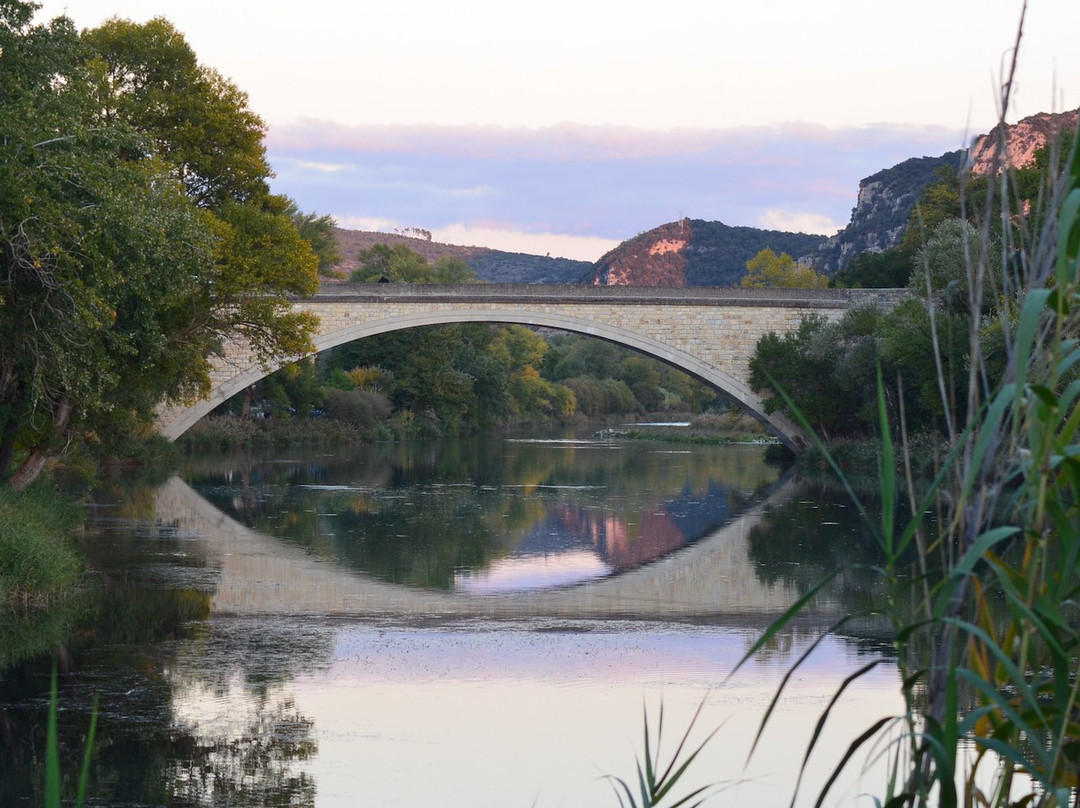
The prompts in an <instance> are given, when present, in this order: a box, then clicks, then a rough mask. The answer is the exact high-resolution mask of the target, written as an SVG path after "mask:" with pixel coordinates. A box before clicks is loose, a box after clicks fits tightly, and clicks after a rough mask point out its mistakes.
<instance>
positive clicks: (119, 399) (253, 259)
mask: <svg viewBox="0 0 1080 808" xmlns="http://www.w3.org/2000/svg"><path fill="white" fill-rule="evenodd" d="M33 11H34V6H33V5H31V4H27V3H23V2H19V1H18V0H12V1H11V2H8V3H5V4H3V5H2V6H0V110H2V114H0V480H7V483H8V485H10V486H11V487H13V488H16V489H22V488H24V487H25V486H26V485H28V484H29V483H30V482H31V481H32V480H33V479H34V478H35V477H36V476H37V475H38V474H39V473H40V472H41V470H42V469H44V467H45V465H46V463H47V462H48V460H49V459H50V458H51V457H53V456H56V455H57V454H60V453H62V452H64V451H67V450H70V448H71V447H72V446H75V445H78V444H79V443H81V442H89V443H99V444H102V445H105V446H108V445H110V444H111V442H112V441H114V440H117V439H118V437H119V436H121V435H125V434H127V433H129V432H130V431H132V430H133V429H136V428H137V427H138V425H139V424H141V423H145V422H148V421H149V420H150V419H151V417H152V414H153V412H154V410H155V409H156V407H157V406H158V405H159V404H160V403H161V402H162V401H163V400H180V399H184V398H187V397H190V396H192V395H197V394H199V393H201V392H203V391H205V389H206V387H207V386H208V384H209V377H208V368H209V363H208V359H207V357H208V356H209V355H211V354H213V353H215V352H217V351H220V350H221V345H222V343H223V342H224V341H225V340H227V339H230V338H235V337H239V338H242V339H247V340H249V341H250V342H251V343H252V344H253V346H254V348H255V349H256V352H257V354H258V355H259V356H260V357H261V358H262V359H264V360H269V359H271V358H273V357H281V356H284V355H295V354H297V353H302V352H303V351H305V350H308V349H309V348H310V340H309V335H310V333H311V331H312V328H313V326H314V320H313V318H311V317H310V316H309V315H304V314H296V313H293V312H292V310H291V306H290V303H289V301H288V300H287V298H286V295H288V294H307V293H310V292H312V291H314V289H315V288H316V286H317V275H316V264H317V260H316V258H315V256H314V254H313V253H312V251H311V248H310V246H309V245H308V243H307V242H305V241H304V240H303V239H302V238H301V237H300V236H299V234H298V233H297V231H296V227H295V226H294V224H293V223H292V221H291V219H290V218H289V217H288V215H287V214H286V209H287V202H286V201H285V200H283V199H282V198H280V197H274V196H272V195H271V194H270V193H269V191H268V189H267V186H266V178H267V176H268V175H269V169H268V166H267V164H266V159H265V152H264V149H263V145H262V137H263V132H264V127H263V124H262V122H261V121H260V120H259V118H258V117H257V116H255V115H254V113H252V112H251V111H250V110H249V109H248V108H247V101H246V98H245V96H244V95H243V93H241V92H240V91H239V90H238V89H237V88H236V87H235V86H233V85H232V84H231V83H230V82H228V81H227V80H226V79H224V78H222V77H221V76H220V75H219V74H217V73H216V72H214V71H213V70H211V69H209V68H205V67H202V66H200V65H199V64H198V63H197V61H196V59H195V56H194V53H193V52H192V51H191V49H190V47H188V45H187V44H186V42H184V40H183V37H182V36H181V35H180V34H179V33H178V32H176V30H175V29H173V28H172V26H171V25H169V23H167V22H166V21H164V20H161V19H155V20H151V21H150V22H148V23H145V24H136V23H131V22H127V21H123V20H118V19H113V20H110V21H108V22H106V23H105V24H103V25H102V26H101V27H100V28H98V29H94V30H90V31H86V32H84V33H83V34H82V35H79V34H77V33H76V31H75V30H74V27H73V26H72V24H71V22H70V20H67V19H66V18H62V17H61V18H58V19H56V20H53V21H52V22H50V23H48V24H45V25H35V24H33V22H32V15H33Z"/></svg>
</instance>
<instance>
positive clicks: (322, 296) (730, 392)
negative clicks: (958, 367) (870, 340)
mask: <svg viewBox="0 0 1080 808" xmlns="http://www.w3.org/2000/svg"><path fill="white" fill-rule="evenodd" d="M906 295H907V292H906V290H890V289H858V290H857V289H781V288H773V289H741V288H706V287H653V288H649V287H637V286H622V287H595V286H545V285H543V284H524V285H522V284H460V285H422V284H417V285H413V284H366V285H365V284H357V285H351V284H326V285H325V286H324V288H323V289H322V290H320V291H319V293H318V294H316V295H314V296H313V297H311V298H307V299H303V300H296V301H294V303H293V305H294V307H295V308H296V309H297V310H301V311H308V312H310V313H312V314H314V315H315V316H316V317H317V318H318V319H319V323H320V326H319V331H318V333H317V334H316V335H315V336H314V338H313V342H314V344H315V350H316V352H322V351H325V350H327V349H329V348H333V347H336V346H338V345H343V344H345V343H348V342H353V341H355V340H359V339H363V338H364V337H369V336H374V335H376V334H382V333H386V332H389V331H398V330H402V329H408V328H417V327H421V326H429V325H442V324H448V323H468V322H483V323H504V324H514V323H516V324H520V325H527V326H539V327H547V328H555V329H559V330H563V331H569V332H573V333H578V334H585V335H589V336H594V337H598V338H600V339H604V340H607V341H609V342H613V343H616V344H619V345H625V346H627V347H629V348H633V349H635V350H638V351H640V352H642V353H644V354H646V355H648V356H652V357H655V358H657V359H659V360H661V361H663V362H666V363H667V364H669V365H672V366H674V367H677V368H680V369H681V370H684V371H686V372H687V373H689V374H691V375H692V376H694V377H696V378H698V379H700V380H701V381H703V382H705V383H706V384H709V385H711V386H713V387H715V388H716V389H718V390H720V391H721V392H723V393H724V394H725V395H727V396H728V397H729V398H731V399H732V400H733V401H734V402H736V403H737V404H738V405H739V406H741V407H742V408H743V409H744V410H746V411H747V412H748V413H750V414H751V415H753V416H754V417H755V418H757V419H758V420H759V421H761V422H762V423H763V424H764V425H765V426H766V427H767V428H768V429H769V430H770V431H771V432H773V433H774V434H775V435H777V436H778V437H779V438H780V439H781V440H782V441H783V442H784V443H785V444H786V445H787V446H789V447H790V448H792V449H796V450H797V449H800V448H802V447H804V446H805V445H806V437H805V435H803V433H802V431H801V430H800V429H799V427H798V426H797V425H795V424H794V423H792V422H791V421H789V420H788V419H786V418H784V417H783V416H782V415H780V414H779V413H771V414H769V413H766V412H765V409H764V404H763V402H762V400H761V399H760V398H759V397H758V396H757V395H755V394H754V392H753V390H752V389H751V388H750V385H749V376H750V371H749V363H750V357H751V356H752V355H753V352H754V348H755V346H756V345H757V341H758V339H760V338H761V337H762V336H763V335H764V334H766V333H768V332H769V331H776V332H780V333H784V332H787V331H789V330H791V329H793V328H796V327H798V324H799V323H800V322H801V319H802V317H803V316H805V315H806V314H807V313H809V312H816V313H818V314H823V315H824V316H826V317H829V318H837V317H840V316H841V315H842V314H843V312H844V311H845V310H846V309H847V308H848V307H850V306H851V305H853V304H855V303H858V302H860V301H863V300H871V301H874V302H876V303H877V304H878V305H882V306H884V307H886V308H888V307H890V306H892V305H895V303H896V302H898V301H899V300H901V299H903V298H904V297H905V296H906ZM276 368H277V366H273V367H268V368H265V369H264V368H263V367H262V366H261V365H260V364H259V362H258V361H256V359H255V358H254V355H253V352H252V351H251V350H250V348H249V346H246V345H244V344H241V343H228V344H226V345H225V346H223V356H221V357H219V358H217V359H215V360H214V363H213V367H212V370H211V392H210V394H209V395H208V396H207V398H206V399H205V400H202V401H198V402H193V403H190V404H189V405H177V406H169V407H164V408H163V409H162V410H161V411H160V412H159V413H158V421H157V426H158V430H159V431H160V432H161V434H162V435H164V436H165V437H166V438H169V439H170V440H173V439H175V438H177V437H179V436H180V435H182V434H183V433H184V432H186V431H187V430H188V429H189V428H190V427H191V426H192V425H193V424H194V423H195V422H197V421H198V420H199V419H200V418H202V417H203V416H204V415H206V414H207V413H209V412H210V411H211V410H212V409H214V408H215V407H216V406H218V405H219V404H221V403H222V402H223V401H225V400H226V399H227V398H229V397H231V396H232V395H234V394H235V393H237V392H239V391H241V390H243V389H244V388H245V387H247V386H249V385H251V384H253V383H255V382H257V381H258V380H259V379H261V378H263V377H264V376H266V375H267V374H268V373H269V372H271V371H273V370H275V369H276Z"/></svg>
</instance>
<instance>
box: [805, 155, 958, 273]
mask: <svg viewBox="0 0 1080 808" xmlns="http://www.w3.org/2000/svg"><path fill="white" fill-rule="evenodd" d="M964 156H965V152H964V151H963V150H962V149H958V150H957V151H951V152H946V153H945V154H943V155H941V156H940V157H912V158H910V159H908V160H904V161H903V162H902V163H897V164H896V165H895V166H893V167H892V168H886V169H883V170H881V171H879V172H877V173H876V174H871V175H870V176H869V177H867V178H866V179H864V180H862V181H861V182H860V183H859V196H858V201H857V202H856V203H855V207H854V208H852V210H851V221H850V222H848V225H847V227H845V228H844V229H843V230H841V231H840V232H839V233H837V234H836V235H835V236H832V237H831V238H829V239H828V240H827V241H826V242H825V243H824V244H822V245H821V247H819V248H818V249H817V251H816V252H814V253H812V254H809V255H807V256H805V258H806V259H807V260H809V262H810V263H812V264H814V266H815V267H816V268H817V269H818V271H820V272H824V273H825V274H827V275H831V274H833V273H835V272H836V271H837V270H840V269H843V268H844V267H846V266H847V265H848V264H849V263H850V262H851V260H852V259H853V258H854V257H855V256H857V255H859V254H860V253H864V252H884V251H885V250H887V249H889V248H890V247H895V246H896V245H897V244H899V243H900V236H902V235H903V233H904V228H905V227H906V226H907V222H908V217H909V216H910V215H911V210H912V208H914V207H915V203H916V202H917V201H918V199H919V197H920V196H921V195H922V192H923V189H925V188H926V186H927V185H929V184H930V183H931V182H933V181H934V180H935V179H937V178H938V172H939V171H941V170H942V169H944V170H946V171H957V170H959V168H960V166H961V165H963V163H964Z"/></svg>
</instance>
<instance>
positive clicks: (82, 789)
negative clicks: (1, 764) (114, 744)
mask: <svg viewBox="0 0 1080 808" xmlns="http://www.w3.org/2000/svg"><path fill="white" fill-rule="evenodd" d="M59 709H60V708H59V703H58V697H57V681H56V662H55V660H54V661H53V669H52V680H51V683H50V688H49V719H48V727H47V729H46V734H45V789H44V792H45V808H60V806H61V805H63V799H62V796H61V792H62V790H63V789H62V785H63V772H62V771H61V768H60V738H59V734H58V732H57V726H56V725H57V714H58V713H59ZM97 715H98V708H97V702H96V700H95V703H94V710H93V712H92V713H91V714H90V726H89V728H88V729H87V731H86V749H85V750H84V752H83V759H82V767H81V768H80V769H79V778H78V781H77V783H76V793H75V806H76V808H82V805H83V803H84V802H85V801H86V784H87V782H88V781H89V779H90V760H91V758H92V756H93V751H94V736H95V735H96V733H97Z"/></svg>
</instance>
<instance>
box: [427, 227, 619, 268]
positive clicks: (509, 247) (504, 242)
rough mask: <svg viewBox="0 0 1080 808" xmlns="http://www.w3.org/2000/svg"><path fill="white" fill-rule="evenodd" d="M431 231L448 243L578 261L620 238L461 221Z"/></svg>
mask: <svg viewBox="0 0 1080 808" xmlns="http://www.w3.org/2000/svg"><path fill="white" fill-rule="evenodd" d="M431 235H432V238H434V239H435V241H441V242H443V243H445V244H462V245H465V246H479V247H490V248H492V249H495V250H506V251H508V252H523V253H530V254H532V255H551V256H552V257H554V258H574V259H576V260H578V261H595V260H596V259H598V258H599V257H600V256H601V255H603V254H604V253H606V252H607V251H608V250H611V249H614V248H615V247H617V246H618V245H619V240H618V239H605V238H597V237H595V236H575V235H570V234H566V233H528V232H523V231H521V230H513V229H509V228H500V227H477V226H472V225H467V224H462V223H460V222H458V223H454V224H451V225H447V226H445V227H439V228H436V229H435V230H432V231H431Z"/></svg>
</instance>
